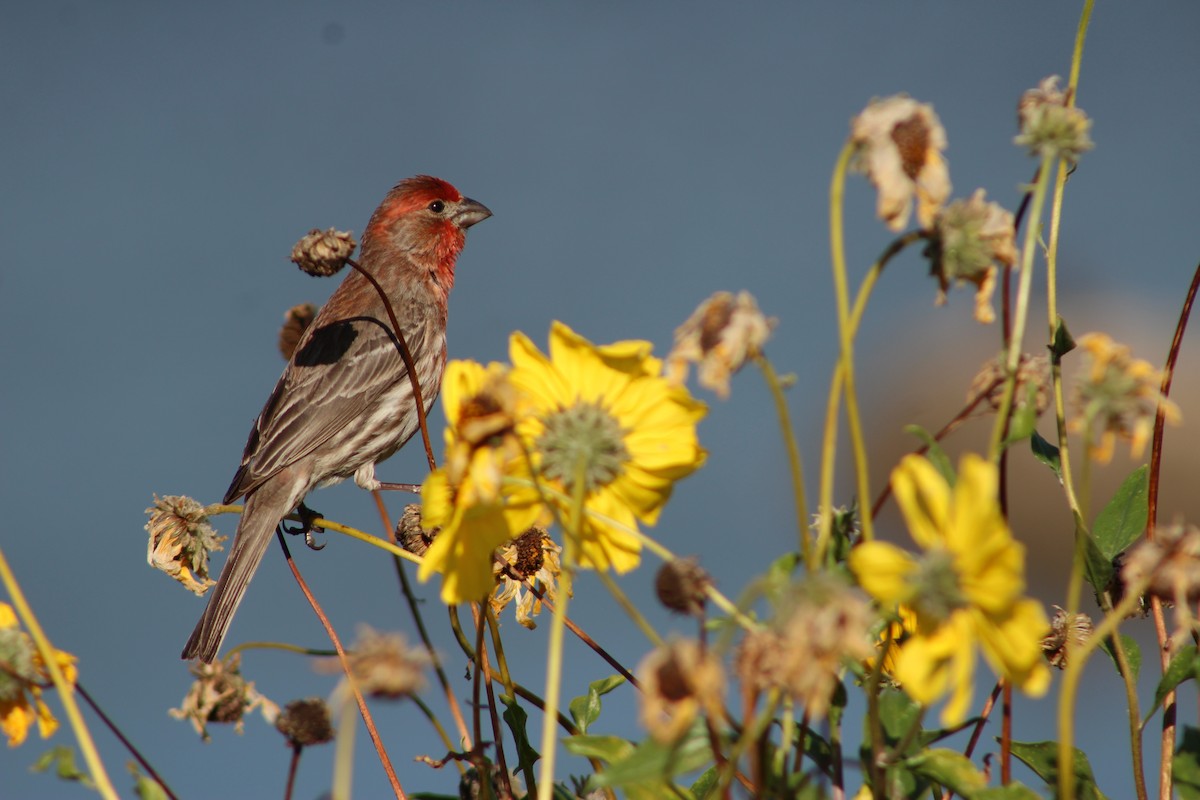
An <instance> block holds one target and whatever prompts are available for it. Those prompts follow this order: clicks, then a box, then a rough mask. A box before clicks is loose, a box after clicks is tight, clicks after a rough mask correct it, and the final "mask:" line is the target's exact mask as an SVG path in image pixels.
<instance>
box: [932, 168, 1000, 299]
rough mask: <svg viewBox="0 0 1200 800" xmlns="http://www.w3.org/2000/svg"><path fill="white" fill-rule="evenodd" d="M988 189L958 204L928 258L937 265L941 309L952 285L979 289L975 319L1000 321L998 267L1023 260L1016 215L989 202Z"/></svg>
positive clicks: (938, 227)
mask: <svg viewBox="0 0 1200 800" xmlns="http://www.w3.org/2000/svg"><path fill="white" fill-rule="evenodd" d="M984 198H985V193H984V191H983V189H977V190H976V191H975V194H973V195H971V199H970V200H955V201H954V202H953V203H951V204H950V205H948V206H946V208H945V209H943V210H942V212H941V213H940V214H938V216H937V220H936V221H935V223H934V232H935V234H936V235H935V236H934V237H933V238H932V239H931V240H930V243H929V248H928V249H927V250H926V254H927V255H928V256H929V257H930V259H931V260H932V262H933V267H932V272H933V275H934V276H935V277H936V278H937V280H938V287H939V288H938V297H937V302H938V305H941V304H942V303H945V302H946V290H947V289H949V288H950V286H951V285H952V284H960V283H973V284H975V288H976V291H975V319H977V320H979V321H980V322H983V323H989V322H992V321H993V320H995V318H996V312H995V311H993V310H992V293H993V291H994V290H995V288H996V272H997V267H996V265H997V264H1001V265H1003V266H1008V267H1011V266H1013V265H1014V264H1016V261H1017V248H1016V244H1015V239H1014V234H1013V215H1012V214H1010V213H1009V212H1008V211H1005V210H1004V209H1003V208H1002V207H1001V206H1000V205H999V204H998V203H989V202H987V201H986V200H985V199H984Z"/></svg>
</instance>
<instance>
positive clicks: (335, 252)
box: [292, 228, 358, 278]
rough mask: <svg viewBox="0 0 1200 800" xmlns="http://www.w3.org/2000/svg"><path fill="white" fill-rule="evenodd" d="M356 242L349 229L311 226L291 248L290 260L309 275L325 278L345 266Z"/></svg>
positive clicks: (356, 245) (356, 244)
mask: <svg viewBox="0 0 1200 800" xmlns="http://www.w3.org/2000/svg"><path fill="white" fill-rule="evenodd" d="M356 247H358V242H356V241H354V235H353V234H352V233H350V232H349V231H339V230H335V229H333V228H330V229H329V230H325V231H322V230H319V229H317V228H313V229H312V230H311V231H309V232H308V233H306V234H305V235H304V236H302V237H301V238H300V241H298V242H296V246H295V247H293V248H292V262H293V263H294V264H295V265H296V266H298V267H299V268H300V269H302V270H304V271H305V272H307V273H308V274H309V275H314V276H317V277H321V278H327V277H329V276H330V275H336V274H337V273H338V272H340V271H341V270H342V268H343V267H345V266H346V259H348V258H350V256H351V255H352V254H353V253H354V248H356Z"/></svg>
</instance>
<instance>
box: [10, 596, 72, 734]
mask: <svg viewBox="0 0 1200 800" xmlns="http://www.w3.org/2000/svg"><path fill="white" fill-rule="evenodd" d="M54 657H55V660H56V661H57V662H58V668H59V669H61V670H62V672H63V675H64V676H65V677H66V679H67V681H68V682H69V683H71V684H72V685H73V684H74V683H75V656H73V655H71V654H70V653H64V652H63V651H61V650H56V651H55V656H54ZM0 661H3V662H4V664H5V669H3V670H0V730H2V731H4V733H5V734H6V735H7V736H8V746H9V747H19V746H20V745H21V744H22V743H23V742H24V741H25V738H26V736H28V734H29V729H30V728H31V727H33V724H34V723H35V722H36V723H37V726H38V732H39V733H40V734H41V735H42V738H43V739H46V738H49V737H50V736H52V735H54V731H56V730H57V729H58V720H56V719H55V718H54V715H53V714H52V713H50V709H49V707H47V705H46V703H45V702H44V701H43V700H42V687H41V685H42V684H44V683H47V682H48V681H49V680H50V678H49V675H48V673H47V671H46V665H45V663H44V662H43V661H42V657H41V655H40V654H38V652H37V651H36V649H35V648H34V646H33V642H32V641H31V640H30V638H29V635H28V634H26V633H25V632H24V631H22V630H21V629H20V628H19V627H18V626H17V615H16V614H15V613H14V612H13V609H12V606H10V605H8V604H7V603H0Z"/></svg>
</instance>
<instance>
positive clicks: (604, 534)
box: [509, 322, 705, 572]
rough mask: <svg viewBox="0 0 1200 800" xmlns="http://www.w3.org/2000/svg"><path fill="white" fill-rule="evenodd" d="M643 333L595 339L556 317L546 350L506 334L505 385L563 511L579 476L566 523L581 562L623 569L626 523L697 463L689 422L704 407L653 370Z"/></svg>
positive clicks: (658, 507)
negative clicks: (523, 407)
mask: <svg viewBox="0 0 1200 800" xmlns="http://www.w3.org/2000/svg"><path fill="white" fill-rule="evenodd" d="M650 349H651V345H650V343H649V342H643V341H622V342H616V343H615V344H611V345H603V346H597V345H594V344H592V343H591V342H589V341H588V340H587V339H584V338H583V337H582V336H580V335H578V334H577V333H575V332H574V331H572V330H571V329H570V328H568V327H567V326H566V325H564V324H562V323H561V322H555V323H554V325H553V326H552V327H551V330H550V352H549V356H547V355H544V354H542V353H541V352H540V351H539V350H538V349H537V347H536V346H534V344H533V343H532V342H531V341H530V340H529V338H528V337H527V336H525V335H524V334H521V333H515V334H513V336H512V338H511V340H510V343H509V354H510V358H511V359H512V364H513V370H512V373H511V374H510V376H509V379H510V380H511V381H512V384H513V386H515V387H516V388H517V390H518V391H519V392H520V394H521V396H522V398H523V399H524V401H525V402H527V403H528V404H529V410H530V414H529V416H525V417H523V419H522V420H521V422H520V423H519V424H518V432H519V434H520V436H521V438H522V439H523V440H524V441H526V442H530V443H532V450H533V461H534V465H535V469H536V470H537V472H538V474H539V476H540V479H541V480H542V481H543V483H544V484H546V485H547V486H548V487H549V488H550V489H551V490H552V491H551V492H549V493H548V494H549V496H550V497H551V499H552V501H554V502H558V503H561V504H562V507H563V508H564V510H566V509H567V507H568V506H569V500H567V499H564V498H570V497H572V495H573V492H574V490H575V488H576V484H577V482H578V481H579V480H580V479H582V481H583V487H582V488H583V491H584V504H585V507H586V512H587V513H586V514H585V519H584V520H582V521H576V522H574V523H573V524H572V528H573V530H572V531H571V533H572V534H574V535H577V536H578V537H579V538H578V544H579V550H578V558H579V563H580V565H581V566H586V567H594V568H596V569H608V568H610V567H611V568H613V569H615V570H617V571H618V572H626V571H628V570H631V569H633V568H634V567H636V566H637V564H638V561H639V559H640V551H641V544H640V542H639V541H638V539H637V537H636V536H634V535H633V534H632V533H631V532H630V531H631V530H635V529H636V526H637V523H638V521H641V522H643V523H645V524H647V525H653V524H654V523H655V522H656V521H657V520H658V516H659V513H660V512H661V511H662V507H663V505H664V504H665V503H666V501H667V499H668V498H669V497H670V495H671V489H672V487H673V485H674V483H675V481H677V480H679V479H681V478H684V477H686V476H687V475H690V474H691V473H692V472H693V471H695V470H696V469H697V468H699V467H700V465H701V464H703V463H704V458H705V453H704V450H703V449H702V448H701V447H700V444H699V442H698V440H697V438H696V424H697V423H698V422H699V421H700V419H701V418H702V417H703V416H704V413H705V406H704V405H703V404H702V403H700V402H699V401H697V400H695V399H693V398H692V397H691V395H689V394H688V392H687V390H686V389H684V388H683V387H681V386H673V385H671V384H670V383H669V382H668V381H667V380H666V379H665V378H663V377H662V362H661V361H660V360H659V359H657V358H654V357H653V356H651V355H650Z"/></svg>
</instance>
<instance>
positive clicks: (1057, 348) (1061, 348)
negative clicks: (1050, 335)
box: [1050, 317, 1075, 361]
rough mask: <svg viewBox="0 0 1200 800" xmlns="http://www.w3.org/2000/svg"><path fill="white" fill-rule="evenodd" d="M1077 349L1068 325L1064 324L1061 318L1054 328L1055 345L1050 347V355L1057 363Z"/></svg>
mask: <svg viewBox="0 0 1200 800" xmlns="http://www.w3.org/2000/svg"><path fill="white" fill-rule="evenodd" d="M1074 349H1075V340H1074V339H1073V338H1071V332H1070V331H1069V330H1067V323H1065V322H1063V318H1062V317H1059V318H1058V322H1057V324H1056V325H1055V326H1054V339H1053V344H1051V345H1050V355H1051V356H1053V358H1054V360H1055V361H1061V360H1062V357H1063V356H1065V355H1066V354H1067V353H1069V352H1071V351H1072V350H1074Z"/></svg>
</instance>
